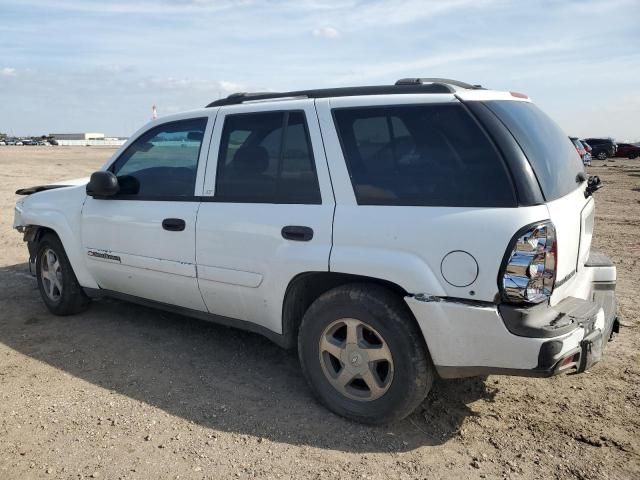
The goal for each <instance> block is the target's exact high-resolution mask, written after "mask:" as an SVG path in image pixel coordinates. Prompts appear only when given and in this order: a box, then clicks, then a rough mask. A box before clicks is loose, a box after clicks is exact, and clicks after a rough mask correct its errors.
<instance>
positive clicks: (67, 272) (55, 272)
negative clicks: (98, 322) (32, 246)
mask: <svg viewBox="0 0 640 480" xmlns="http://www.w3.org/2000/svg"><path fill="white" fill-rule="evenodd" d="M36 277H37V279H38V289H39V290H40V295H41V296H42V300H43V301H44V303H45V305H46V306H47V308H48V309H49V311H50V312H51V313H53V314H55V315H71V314H74V313H78V312H81V311H82V310H84V309H85V308H86V307H87V305H88V303H89V299H88V297H87V296H86V295H85V293H84V292H83V291H82V287H81V286H80V284H79V283H78V280H77V279H76V276H75V274H74V273H73V269H72V268H71V264H70V263H69V259H68V258H67V254H66V253H65V251H64V248H63V247H62V243H61V242H60V240H59V239H58V237H57V236H55V235H53V234H47V235H45V236H44V237H43V238H42V240H41V241H40V243H39V244H38V249H37V253H36Z"/></svg>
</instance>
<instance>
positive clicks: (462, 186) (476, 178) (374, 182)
mask: <svg viewBox="0 0 640 480" xmlns="http://www.w3.org/2000/svg"><path fill="white" fill-rule="evenodd" d="M333 113H334V118H335V122H336V126H337V129H338V133H339V136H340V142H341V145H342V150H343V153H344V157H345V161H346V162H347V168H348V170H349V174H350V176H351V182H352V184H353V189H354V192H355V195H356V199H357V201H358V204H360V205H416V206H422V205H430V206H474V207H483V206H513V205H515V199H514V194H513V187H512V184H511V180H510V178H509V176H508V174H507V171H506V170H505V167H504V165H503V162H502V159H501V158H500V156H499V155H498V153H497V152H496V150H495V149H494V147H493V145H492V143H491V142H490V141H489V139H488V138H487V137H486V135H485V134H484V132H483V131H482V130H481V128H480V127H479V125H478V124H477V123H476V122H475V121H474V120H473V118H471V117H470V116H469V114H468V113H467V111H466V109H465V108H464V107H463V106H462V105H459V104H446V105H442V104H431V105H409V106H384V107H373V108H372V107H366V108H344V109H335V110H334V111H333Z"/></svg>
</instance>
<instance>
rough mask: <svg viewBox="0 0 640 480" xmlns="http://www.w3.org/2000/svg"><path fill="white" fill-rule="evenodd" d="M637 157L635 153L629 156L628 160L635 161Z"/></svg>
mask: <svg viewBox="0 0 640 480" xmlns="http://www.w3.org/2000/svg"><path fill="white" fill-rule="evenodd" d="M637 157H638V154H637V153H632V154H631V155H629V160H635V159H636V158H637Z"/></svg>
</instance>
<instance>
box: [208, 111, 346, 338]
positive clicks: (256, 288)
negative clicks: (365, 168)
mask: <svg viewBox="0 0 640 480" xmlns="http://www.w3.org/2000/svg"><path fill="white" fill-rule="evenodd" d="M279 110H303V111H304V113H305V116H306V119H307V124H308V128H309V136H310V139H311V144H312V147H313V154H314V158H315V165H316V171H317V174H318V183H319V186H320V193H321V196H322V204H321V205H281V204H264V203H260V204H258V203H232V202H207V201H204V202H203V203H202V205H201V207H200V212H199V213H198V226H197V247H196V258H197V266H198V276H199V285H200V291H201V292H202V296H203V298H204V301H205V303H206V305H207V308H208V310H209V311H210V312H212V313H215V314H217V315H222V316H225V317H231V318H235V319H241V320H246V321H249V322H253V323H256V324H258V325H261V326H263V327H266V328H268V329H269V330H272V331H274V332H276V333H280V332H282V304H283V300H284V296H285V292H286V288H287V286H288V285H289V282H290V281H291V280H292V279H293V278H294V277H295V276H296V275H298V274H300V273H303V272H309V271H327V270H328V265H329V252H330V250H331V228H332V227H331V222H332V217H333V210H334V200H333V192H332V189H331V182H330V179H329V172H328V169H327V163H326V159H325V156H324V149H323V147H322V138H321V137H320V132H319V129H318V123H317V117H316V112H315V108H314V102H313V100H287V101H281V102H269V103H264V104H263V103H254V104H245V105H235V106H229V107H222V108H220V111H219V114H218V118H217V119H216V125H215V128H214V133H213V140H212V143H211V148H210V152H209V164H208V167H207V172H206V178H205V186H204V196H205V198H206V197H208V196H213V195H214V194H215V180H216V179H215V177H216V170H217V168H216V166H217V161H216V160H217V154H218V151H219V149H220V137H221V133H222V129H223V126H224V118H225V116H226V115H228V114H235V113H243V112H260V111H263V112H264V111H279ZM288 225H297V226H306V227H310V228H312V229H313V232H314V235H313V239H312V240H311V241H309V242H297V241H291V240H285V239H284V238H283V237H282V234H281V230H282V228H283V227H285V226H288Z"/></svg>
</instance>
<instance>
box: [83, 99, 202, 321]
mask: <svg viewBox="0 0 640 480" xmlns="http://www.w3.org/2000/svg"><path fill="white" fill-rule="evenodd" d="M212 113H213V112H212ZM208 120H209V119H208V117H207V116H202V117H198V118H187V119H182V120H176V121H170V122H166V123H162V124H160V125H158V126H155V127H153V128H151V129H150V130H147V131H146V132H144V133H142V134H141V135H140V136H139V137H138V138H137V139H136V140H135V141H134V142H132V143H131V145H130V146H129V147H128V148H126V149H125V150H124V151H123V153H122V154H121V155H120V156H119V157H118V158H117V159H116V160H115V161H114V162H113V163H112V164H111V165H110V166H109V170H110V171H112V172H113V173H114V174H115V175H116V176H117V177H118V183H119V185H120V192H119V193H118V194H117V195H115V196H113V197H109V198H102V199H98V198H92V197H88V198H87V200H86V202H85V204H84V207H83V210H82V243H83V247H84V250H85V255H86V259H87V265H88V268H89V270H90V271H91V273H92V274H93V276H94V278H95V279H96V281H97V283H98V285H99V286H100V288H102V289H106V290H112V291H116V292H120V293H124V294H128V295H133V296H136V297H141V298H145V299H149V300H155V301H158V302H163V303H167V304H172V305H177V306H181V307H185V308H190V309H195V310H201V311H205V310H206V308H205V306H204V302H203V301H202V296H201V295H200V292H199V291H198V285H197V279H196V267H195V232H196V216H197V213H198V206H199V201H198V197H197V196H196V194H197V193H198V194H199V193H200V192H199V191H197V190H199V189H198V186H199V187H200V189H201V182H198V181H197V179H198V178H202V176H203V175H204V164H205V163H206V152H207V149H208V141H206V140H205V139H206V138H207V134H208V136H210V131H211V128H212V126H210V127H209V128H207V123H212V121H208ZM199 170H201V171H202V173H200V174H199ZM198 184H199V185H198Z"/></svg>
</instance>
